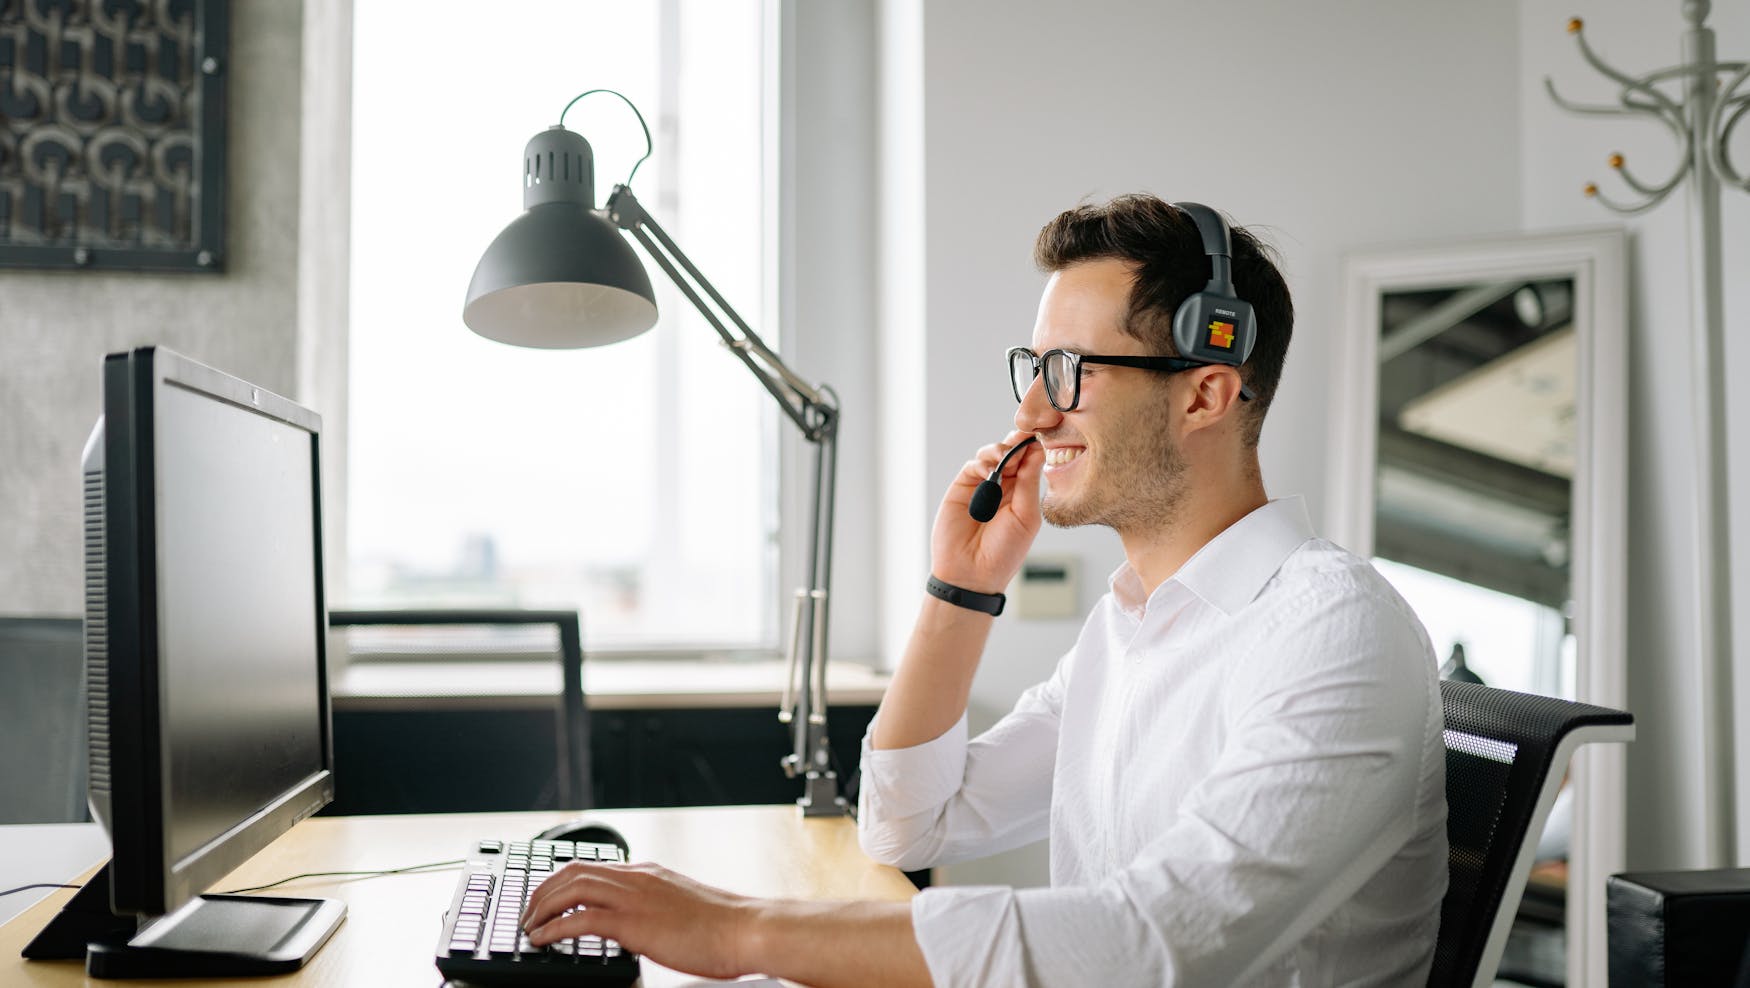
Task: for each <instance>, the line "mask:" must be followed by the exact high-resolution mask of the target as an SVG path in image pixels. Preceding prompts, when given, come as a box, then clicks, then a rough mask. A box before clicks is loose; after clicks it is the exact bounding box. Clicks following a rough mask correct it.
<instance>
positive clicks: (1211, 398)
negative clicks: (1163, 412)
mask: <svg viewBox="0 0 1750 988" xmlns="http://www.w3.org/2000/svg"><path fill="white" fill-rule="evenodd" d="M1185 376H1186V377H1188V378H1190V379H1191V380H1190V384H1191V391H1190V394H1189V395H1188V396H1187V400H1186V403H1185V424H1186V426H1187V427H1188V428H1189V429H1192V430H1195V429H1205V428H1208V427H1209V426H1212V425H1216V424H1218V423H1220V422H1224V421H1226V420H1227V419H1229V418H1230V417H1232V416H1235V415H1238V414H1239V406H1240V388H1241V385H1242V382H1241V380H1240V371H1239V368H1237V367H1229V366H1227V365H1225V364H1211V365H1210V366H1208V367H1198V368H1196V369H1194V370H1191V371H1189V372H1187V373H1186V375H1185Z"/></svg>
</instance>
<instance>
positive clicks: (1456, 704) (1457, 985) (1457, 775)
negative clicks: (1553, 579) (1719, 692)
mask: <svg viewBox="0 0 1750 988" xmlns="http://www.w3.org/2000/svg"><path fill="white" fill-rule="evenodd" d="M1440 693H1441V699H1442V701H1443V705H1444V708H1445V711H1446V804H1447V817H1446V837H1447V840H1448V842H1449V843H1450V845H1451V848H1450V851H1449V857H1448V864H1447V869H1448V873H1449V884H1448V886H1447V889H1446V898H1445V900H1444V901H1442V902H1441V904H1440V939H1439V942H1438V943H1437V944H1436V946H1435V948H1434V966H1433V968H1432V969H1431V970H1430V971H1429V974H1428V986H1429V988H1473V986H1474V988H1487V986H1489V985H1491V984H1493V982H1494V977H1495V968H1496V966H1497V965H1498V964H1499V963H1500V961H1501V950H1502V948H1503V947H1505V946H1506V943H1507V931H1508V930H1509V929H1510V928H1511V927H1512V925H1513V915H1514V912H1515V911H1516V910H1517V909H1518V907H1519V899H1520V896H1521V894H1522V893H1523V892H1524V890H1525V880H1526V876H1527V875H1529V874H1530V873H1531V864H1532V860H1531V859H1532V857H1533V856H1534V852H1535V850H1536V847H1537V835H1538V834H1539V833H1541V832H1542V831H1543V824H1544V821H1545V820H1546V819H1547V818H1548V817H1549V811H1550V806H1551V805H1553V804H1554V803H1555V799H1556V792H1557V791H1558V790H1559V789H1560V788H1561V785H1562V777H1563V775H1564V774H1565V773H1566V769H1567V765H1568V761H1569V759H1571V758H1572V757H1573V754H1574V750H1575V749H1576V748H1578V747H1579V746H1580V745H1582V744H1586V743H1588V742H1592V741H1632V740H1634V736H1635V728H1634V718H1633V717H1632V716H1630V715H1629V714H1627V713H1624V712H1623V711H1621V710H1611V709H1609V708H1607V707H1595V706H1592V705H1591V704H1586V703H1574V702H1572V701H1569V700H1559V699H1556V698H1554V697H1547V696H1534V695H1532V694H1529V693H1514V692H1512V691H1509V690H1497V689H1491V688H1489V687H1487V686H1480V685H1477V684H1474V683H1460V682H1453V681H1450V680H1448V681H1444V682H1442V683H1441V684H1440Z"/></svg>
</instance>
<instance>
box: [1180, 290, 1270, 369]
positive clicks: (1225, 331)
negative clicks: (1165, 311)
mask: <svg viewBox="0 0 1750 988" xmlns="http://www.w3.org/2000/svg"><path fill="white" fill-rule="evenodd" d="M1256 335H1257V320H1256V319H1255V318H1254V317H1253V315H1252V307H1251V306H1249V305H1247V304H1246V303H1244V302H1241V301H1240V300H1239V299H1237V298H1233V297H1231V296H1227V295H1215V294H1212V293H1210V292H1198V293H1197V294H1195V295H1193V296H1191V297H1190V298H1188V299H1186V300H1185V303H1184V304H1183V305H1181V306H1179V309H1178V311H1177V312H1175V313H1173V345H1174V346H1176V347H1178V349H1179V355H1180V356H1181V357H1185V358H1187V359H1189V360H1201V361H1203V362H1204V363H1210V364H1229V365H1232V366H1236V367H1237V366H1239V365H1240V364H1243V363H1245V361H1246V355H1247V354H1248V353H1249V352H1250V350H1251V343H1252V338H1253V337H1255V336H1256Z"/></svg>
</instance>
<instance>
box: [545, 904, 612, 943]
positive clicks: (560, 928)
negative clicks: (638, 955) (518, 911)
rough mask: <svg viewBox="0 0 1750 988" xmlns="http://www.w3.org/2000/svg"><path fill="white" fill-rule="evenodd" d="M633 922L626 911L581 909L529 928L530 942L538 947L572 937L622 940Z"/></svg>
mask: <svg viewBox="0 0 1750 988" xmlns="http://www.w3.org/2000/svg"><path fill="white" fill-rule="evenodd" d="M630 925H631V924H630V923H628V922H627V917H626V914H625V913H622V912H619V911H617V910H614V909H605V908H596V909H580V910H578V911H576V912H573V913H571V914H569V915H561V916H557V917H554V918H553V919H551V920H548V921H547V922H546V923H543V924H542V925H540V926H536V927H530V928H529V942H530V943H532V944H534V945H535V946H537V947H542V946H546V945H547V944H550V943H557V942H558V941H560V940H568V939H570V938H572V937H587V936H598V937H605V938H607V939H609V940H621V941H622V942H623V934H624V933H625V931H626V929H627V928H628V927H629V926H630Z"/></svg>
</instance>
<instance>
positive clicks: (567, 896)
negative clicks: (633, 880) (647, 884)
mask: <svg viewBox="0 0 1750 988" xmlns="http://www.w3.org/2000/svg"><path fill="white" fill-rule="evenodd" d="M612 867H613V866H612V865H587V864H570V865H567V866H566V867H565V868H564V869H563V870H561V871H558V872H555V873H554V875H553V877H551V878H549V879H547V880H546V881H544V882H542V883H541V885H540V887H539V888H537V889H535V894H534V895H532V896H530V897H529V904H528V907H527V908H525V909H524V910H523V914H522V917H521V920H522V925H523V929H532V928H534V927H536V926H540V925H541V924H542V923H545V922H547V921H549V920H551V919H552V918H553V917H555V916H557V915H559V914H560V913H563V912H564V911H565V910H567V909H570V908H572V907H573V906H608V905H612V904H613V902H614V901H615V899H616V898H617V896H618V894H619V893H623V892H624V891H625V887H624V883H623V882H621V881H619V880H618V876H616V875H614V873H613V871H612Z"/></svg>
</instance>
